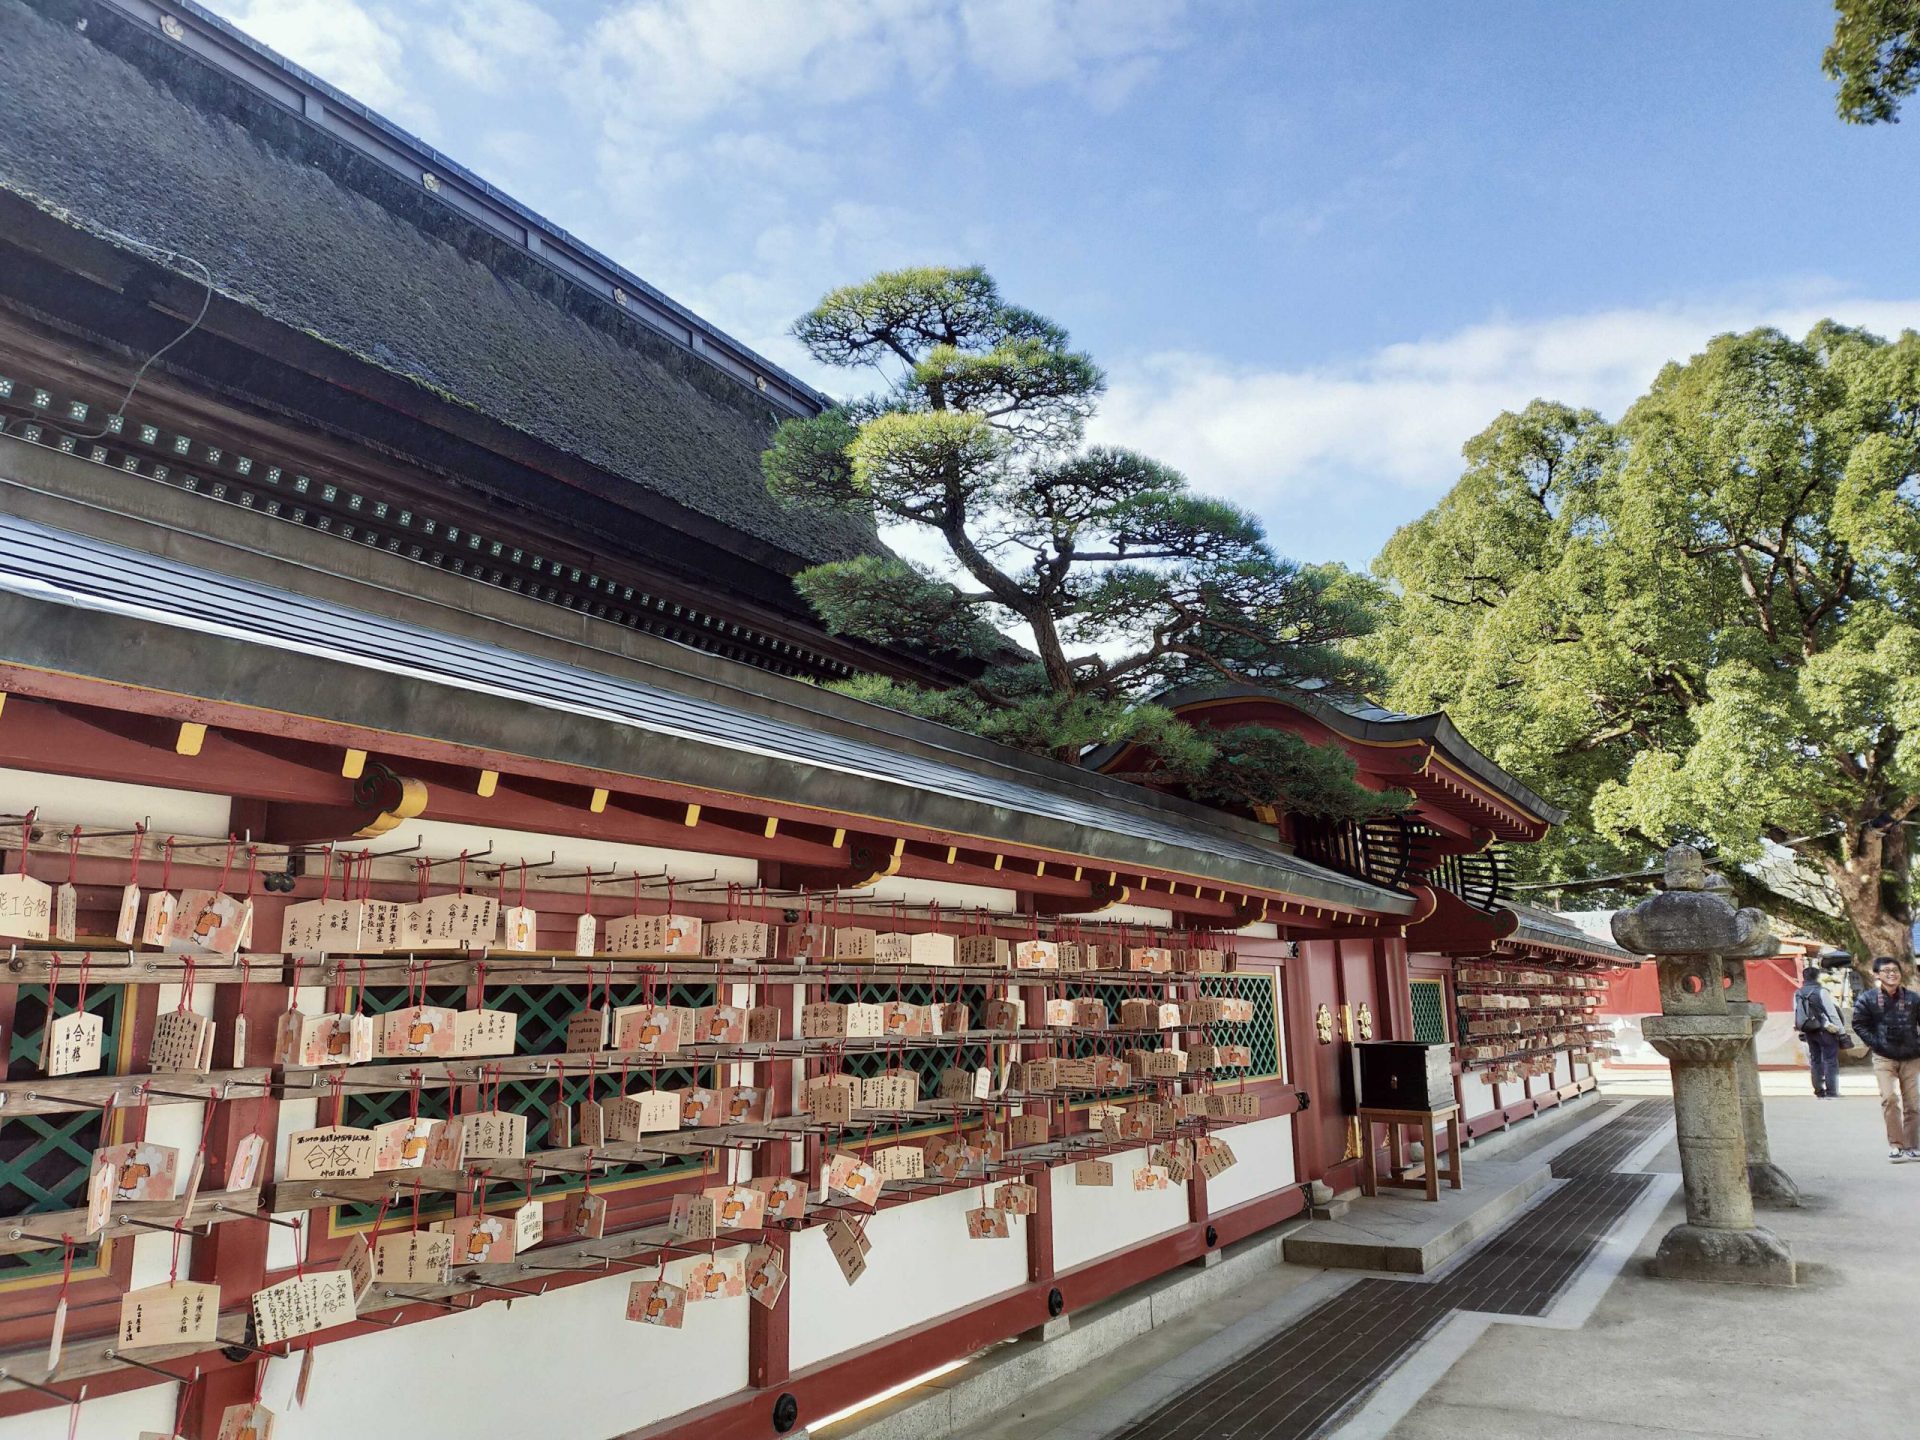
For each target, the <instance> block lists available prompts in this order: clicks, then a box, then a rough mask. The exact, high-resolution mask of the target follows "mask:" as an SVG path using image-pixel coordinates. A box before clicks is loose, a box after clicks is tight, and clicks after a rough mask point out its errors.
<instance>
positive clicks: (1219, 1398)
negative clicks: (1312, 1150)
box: [964, 1073, 1920, 1440]
mask: <svg viewBox="0 0 1920 1440" xmlns="http://www.w3.org/2000/svg"><path fill="white" fill-rule="evenodd" d="M1848 1078H1850V1079H1852V1080H1854V1082H1855V1083H1854V1084H1852V1085H1843V1091H1845V1092H1847V1093H1843V1096H1842V1098H1840V1099H1838V1100H1826V1101H1819V1100H1815V1099H1814V1098H1813V1097H1812V1096H1811V1095H1810V1094H1808V1093H1806V1089H1805V1086H1806V1080H1805V1077H1804V1076H1799V1075H1793V1074H1786V1073H1780V1074H1771V1075H1769V1076H1768V1077H1767V1083H1766V1085H1765V1088H1766V1090H1767V1092H1768V1096H1769V1099H1768V1106H1767V1109H1768V1118H1769V1124H1770V1129H1771V1134H1772V1139H1773V1149H1774V1156H1775V1159H1776V1160H1777V1161H1778V1162H1779V1163H1780V1164H1781V1165H1782V1166H1783V1167H1785V1169H1786V1170H1787V1171H1788V1173H1789V1174H1790V1175H1792V1176H1793V1178H1794V1179H1795V1180H1796V1181H1797V1182H1798V1183H1799V1185H1800V1188H1801V1190H1802V1192H1803V1193H1804V1194H1805V1195H1806V1196H1807V1197H1808V1201H1809V1203H1808V1205H1807V1206H1806V1208H1804V1209H1802V1210H1798V1211H1787V1212H1779V1211H1773V1212H1763V1215H1762V1223H1764V1224H1766V1225H1768V1226H1769V1227H1770V1228H1772V1229H1773V1230H1774V1231H1775V1233H1777V1234H1779V1235H1780V1236H1781V1237H1782V1238H1783V1239H1785V1240H1786V1241H1787V1242H1788V1243H1789V1244H1790V1245H1792V1247H1793V1249H1794V1252H1795V1255H1796V1258H1797V1259H1798V1260H1799V1261H1800V1263H1801V1270H1802V1274H1803V1277H1804V1281H1803V1283H1802V1285H1801V1286H1800V1287H1798V1288H1796V1289H1793V1290H1784V1291H1783V1290H1772V1289H1765V1288H1753V1287H1731V1286H1729V1287H1719V1286H1700V1285H1690V1284H1684V1283H1680V1282H1674V1281H1666V1280H1661V1279H1657V1278H1655V1277H1653V1276H1652V1275H1651V1274H1650V1273H1649V1270H1648V1261H1649V1260H1650V1258H1651V1256H1652V1254H1653V1250H1654V1247H1655V1246H1656V1245H1657V1243H1658V1241H1659V1238H1660V1236H1661V1235H1662V1234H1663V1233H1664V1232H1665V1230H1666V1229H1667V1227H1668V1226H1669V1225H1672V1224H1674V1223H1676V1222H1677V1221H1678V1220H1679V1219H1681V1218H1682V1214H1683V1209H1682V1206H1681V1205H1680V1203H1679V1201H1678V1198H1677V1191H1678V1169H1679V1162H1678V1156H1677V1154H1676V1152H1675V1151H1674V1149H1673V1147H1672V1144H1671V1135H1672V1129H1671V1120H1670V1112H1669V1111H1668V1110H1666V1109H1665V1108H1664V1107H1665V1105H1666V1103H1667V1100H1666V1096H1665V1094H1664V1093H1663V1092H1664V1083H1663V1082H1664V1079H1665V1077H1664V1075H1659V1074H1653V1075H1647V1074H1644V1073H1643V1074H1642V1075H1639V1076H1636V1077H1634V1080H1633V1082H1632V1083H1629V1084H1624V1085H1621V1084H1615V1085H1612V1086H1610V1087H1609V1093H1610V1095H1611V1097H1612V1098H1611V1100H1610V1101H1608V1102H1604V1103H1602V1104H1599V1105H1595V1106H1593V1108H1592V1109H1591V1110H1590V1111H1588V1112H1587V1114H1586V1115H1584V1116H1579V1117H1578V1119H1577V1120H1576V1119H1575V1117H1574V1116H1569V1117H1568V1119H1569V1121H1574V1123H1562V1124H1555V1125H1543V1126H1542V1127H1541V1133H1540V1135H1539V1136H1538V1138H1537V1139H1536V1138H1535V1137H1527V1139H1526V1141H1525V1142H1524V1143H1523V1144H1522V1145H1520V1146H1519V1147H1516V1148H1515V1149H1510V1150H1508V1151H1507V1153H1505V1154H1503V1155H1502V1156H1501V1157H1500V1158H1501V1159H1502V1160H1503V1161H1506V1160H1510V1159H1512V1160H1517V1159H1519V1158H1521V1155H1522V1154H1523V1153H1525V1152H1529V1151H1531V1152H1535V1153H1537V1154H1539V1155H1541V1156H1546V1155H1552V1157H1553V1171H1554V1175H1555V1183H1554V1185H1553V1186H1552V1187H1550V1188H1548V1189H1546V1190H1544V1191H1542V1192H1541V1194H1540V1195H1539V1196H1538V1197H1536V1198H1535V1199H1534V1200H1532V1201H1531V1202H1530V1203H1529V1204H1528V1205H1527V1206H1526V1208H1525V1209H1523V1210H1522V1211H1520V1212H1519V1213H1518V1214H1517V1215H1515V1216H1514V1217H1513V1218H1512V1219H1510V1220H1508V1221H1507V1222H1506V1223H1505V1224H1503V1225H1502V1226H1500V1227H1499V1228H1497V1229H1496V1230H1495V1231H1494V1232H1493V1233H1492V1234H1490V1235H1488V1236H1486V1237H1484V1238H1483V1239H1482V1240H1481V1241H1479V1242H1477V1243H1475V1244H1474V1245H1472V1246H1470V1247H1469V1248H1468V1249H1467V1250H1466V1251H1465V1252H1463V1253H1462V1254H1461V1255H1460V1256H1458V1257H1456V1258H1455V1259H1454V1260H1453V1261H1452V1262H1450V1263H1448V1264H1447V1265H1445V1266H1444V1267H1442V1269H1441V1270H1440V1271H1438V1272H1437V1273H1435V1274H1434V1275H1432V1276H1430V1277H1421V1278H1417V1279H1416V1278H1413V1277H1387V1276H1376V1277H1374V1278H1357V1277H1354V1276H1353V1275H1352V1273H1351V1272H1347V1273H1346V1274H1345V1275H1343V1274H1341V1273H1340V1272H1337V1271H1314V1270H1312V1269H1308V1268H1306V1267H1301V1266H1294V1265H1283V1266H1281V1267H1279V1268H1278V1271H1277V1272H1276V1273H1270V1274H1269V1275H1264V1276H1261V1277H1260V1278H1259V1279H1258V1280H1256V1281H1255V1282H1254V1283H1252V1284H1250V1285H1247V1286H1245V1287H1243V1288H1241V1289H1240V1290H1236V1291H1234V1292H1233V1293H1231V1294H1228V1295H1225V1296H1222V1297H1220V1298H1219V1300H1217V1301H1215V1302H1214V1303H1213V1304H1211V1305H1209V1306H1207V1307H1205V1308H1204V1310H1203V1311H1202V1312H1200V1313H1198V1314H1195V1315H1193V1316H1191V1317H1188V1318H1187V1319H1185V1320H1183V1321H1181V1322H1180V1323H1178V1324H1176V1325H1173V1326H1169V1327H1167V1328H1166V1329H1165V1330H1156V1331H1154V1332H1153V1333H1152V1335H1151V1336H1147V1337H1142V1341H1141V1343H1140V1344H1139V1346H1138V1348H1137V1349H1130V1350H1129V1351H1128V1352H1126V1353H1123V1354H1122V1355H1119V1356H1114V1357H1111V1358H1109V1359H1108V1360H1106V1361H1105V1362H1104V1363H1097V1364H1096V1365H1092V1366H1089V1367H1087V1368H1086V1369H1085V1370H1081V1371H1076V1372H1070V1373H1068V1374H1064V1375H1061V1376H1059V1377H1058V1378H1057V1379H1056V1380H1055V1381H1054V1382H1053V1383H1052V1384H1051V1385H1049V1386H1047V1387H1046V1388H1045V1390H1043V1391H1042V1392H1040V1393H1038V1394H1035V1395H1031V1396H1029V1397H1027V1398H1026V1399H1025V1400H1024V1401H1023V1402H1022V1403H1020V1404H1017V1405H1015V1406H1013V1407H1011V1408H1009V1409H1008V1410H1005V1411H1002V1412H1000V1413H999V1414H997V1415H993V1416H991V1417H988V1418H985V1419H983V1420H982V1421H979V1422H976V1423H975V1424H973V1425H970V1426H968V1427H967V1428H966V1430H965V1432H964V1433H966V1434H968V1435H969V1436H970V1437H974V1440H1041V1437H1047V1440H1096V1437H1114V1436H1125V1437H1127V1440H1282V1437H1301V1440H1304V1437H1310V1436H1311V1437H1319V1436H1328V1437H1337V1440H1384V1437H1393V1440H1455V1437H1462V1436H1473V1437H1475V1440H1539V1437H1550V1440H1586V1437H1592V1440H1672V1437H1675V1436H1701V1437H1742V1440H1762V1437H1768V1440H1771V1437H1780V1440H1789V1437H1790V1440H1805V1437H1807V1436H1808V1435H1815V1436H1820V1435H1828V1434H1836V1433H1841V1434H1847V1435H1851V1436H1862V1437H1874V1440H1878V1437H1883V1436H1884V1437H1895V1436H1907V1435H1915V1434H1920V1364H1916V1360H1915V1344H1916V1341H1920V1165H1899V1166H1896V1165H1891V1164H1889V1163H1888V1162H1887V1160H1886V1150H1885V1146H1884V1144H1883V1143H1882V1141H1881V1132H1880V1124H1879V1107H1878V1103H1877V1101H1876V1100H1875V1099H1874V1098H1873V1097H1872V1096H1871V1095H1870V1094H1863V1093H1860V1091H1861V1089H1862V1088H1863V1087H1862V1086H1861V1085H1860V1084H1859V1081H1860V1080H1861V1079H1862V1078H1864V1077H1858V1076H1850V1077H1848ZM1623 1091H1624V1092H1626V1093H1625V1094H1623V1093H1622V1092H1623ZM1649 1101H1659V1102H1661V1103H1659V1104H1650V1103H1647V1102H1649ZM1523 1130H1524V1127H1523ZM1523 1130H1522V1131H1516V1132H1515V1137H1514V1138H1516V1139H1517V1138H1519V1137H1520V1135H1521V1134H1522V1133H1523ZM1472 1160H1473V1157H1472V1154H1471V1153H1470V1154H1469V1156H1468V1163H1469V1168H1470V1169H1471V1166H1472ZM1869 1359H1871V1360H1874V1361H1877V1362H1878V1363H1877V1364H1875V1365H1869V1363H1868V1361H1869Z"/></svg>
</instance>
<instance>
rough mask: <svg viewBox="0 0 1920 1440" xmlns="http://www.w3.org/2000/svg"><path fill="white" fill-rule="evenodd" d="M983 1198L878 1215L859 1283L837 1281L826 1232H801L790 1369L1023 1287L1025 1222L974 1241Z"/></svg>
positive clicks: (973, 1193) (973, 1192)
mask: <svg viewBox="0 0 1920 1440" xmlns="http://www.w3.org/2000/svg"><path fill="white" fill-rule="evenodd" d="M980 1203H981V1191H980V1189H979V1188H978V1187H974V1188H971V1189H967V1190H961V1191H956V1192H954V1193H953V1194H950V1195H937V1196H934V1197H932V1198H931V1199H927V1200H916V1201H914V1202H913V1203H912V1204H910V1205H897V1206H895V1207H894V1208H893V1209H891V1210H883V1211H881V1212H880V1214H878V1215H876V1216H874V1217H873V1219H872V1220H870V1221H868V1222H867V1238H868V1239H870V1240H872V1241H873V1252H872V1254H870V1255H868V1256H867V1270H866V1273H865V1274H864V1275H862V1276H861V1277H860V1280H859V1282H858V1283H857V1284H853V1285H849V1284H847V1282H846V1281H845V1280H844V1279H843V1278H842V1277H841V1274H840V1267H839V1266H838V1265H837V1264H835V1263H834V1259H833V1255H832V1253H831V1252H830V1251H829V1250H828V1249H827V1240H826V1232H825V1230H824V1229H821V1228H820V1227H817V1226H816V1227H815V1228H813V1229H809V1230H802V1231H800V1232H799V1233H798V1234H797V1235H795V1236H794V1237H793V1252H792V1256H791V1259H792V1265H793V1268H792V1272H791V1274H792V1279H791V1280H790V1281H789V1283H788V1285H787V1295H788V1297H789V1299H788V1305H789V1309H788V1312H787V1315H788V1321H787V1323H788V1333H789V1337H790V1338H789V1340H788V1346H789V1358H790V1361H791V1363H792V1365H793V1368H794V1369H796V1370H798V1369H800V1368H801V1367H802V1366H806V1365H811V1364H813V1363H814V1362H815V1361H818V1360H824V1359H826V1358H827V1357H828V1356H830V1355H838V1354H839V1353H840V1352H842V1351H844V1350H851V1349H854V1348H856V1347H858V1346H861V1345H865V1344H868V1343H870V1342H872V1341H874V1340H878V1339H882V1338H884V1337H886V1336H889V1335H892V1334H894V1333H895V1332H896V1331H900V1330H905V1329H908V1328H909V1327H911V1326H914V1325H918V1324H920V1323H921V1322H922V1321H925V1320H931V1319H933V1318H934V1317H935V1316H938V1315H944V1314H946V1313H947V1312H948V1311H951V1310H960V1309H964V1308H965V1307H966V1306H969V1305H972V1304H974V1303H975V1302H976V1301H980V1300H985V1299H987V1298H988V1297H990V1296H993V1295H998V1294H1000V1293H1001V1292H1002V1291H1004V1290H1011V1289H1014V1288H1015V1287H1017V1286H1020V1285H1024V1284H1025V1283H1026V1280H1027V1232H1026V1221H1025V1220H1023V1219H1019V1218H1015V1219H1014V1220H1013V1221H1012V1224H1011V1226H1010V1228H1011V1230H1012V1232H1013V1233H1012V1234H1011V1235H1009V1236H1008V1237H1007V1238H1006V1239H1005V1240H969V1239H968V1238H967V1221H966V1212H967V1211H969V1210H971V1209H973V1208H974V1207H975V1206H977V1205H979V1204H980Z"/></svg>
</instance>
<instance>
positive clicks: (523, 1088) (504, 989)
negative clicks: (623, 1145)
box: [323, 981, 717, 1230]
mask: <svg viewBox="0 0 1920 1440" xmlns="http://www.w3.org/2000/svg"><path fill="white" fill-rule="evenodd" d="M647 989H648V987H647V986H646V984H644V983H643V982H639V981H635V982H632V983H629V984H625V985H620V984H616V985H614V986H613V987H612V992H611V998H612V1002H613V1005H614V1006H615V1008H618V1007H619V1006H622V1005H638V1004H640V1003H641V1002H642V1001H643V1000H644V999H645V998H646V996H647ZM653 993H654V996H655V1002H656V1003H664V1004H668V1005H686V1006H701V1005H711V1004H713V1003H714V998H713V997H714V987H713V986H712V985H673V986H667V987H659V986H655V987H654V989H653ZM605 998H606V993H605V992H604V991H603V990H602V988H601V987H600V986H597V985H596V986H594V987H593V990H592V993H591V1003H593V1004H595V1005H599V1004H601V1003H603V1001H604V1000H605ZM410 1003H412V1002H411V1001H410V999H409V992H408V991H407V989H406V987H404V986H396V985H370V986H368V987H367V999H366V1009H367V1011H368V1013H370V1014H383V1013H385V1012H386V1011H389V1010H397V1009H400V1008H401V1007H403V1006H405V1005H407V1004H410ZM425 1003H426V1004H428V1005H445V1006H450V1007H452V1008H454V1009H461V1008H464V1007H465V1005H466V1003H467V992H466V990H465V988H464V987H461V986H443V987H437V988H435V987H429V988H428V990H427V995H426V1000H425ZM587 1003H589V995H588V992H587V991H586V990H584V989H582V988H581V987H579V986H577V985H573V986H568V985H502V986H497V987H489V988H488V990H487V1005H488V1007H489V1008H490V1009H494V1010H512V1011H515V1012H516V1013H518V1014H519V1016H520V1025H519V1029H518V1033H517V1038H516V1043H515V1046H514V1053H515V1054H516V1055H558V1054H561V1053H563V1052H564V1051H565V1050H566V1048H567V1046H566V1038H567V1022H568V1021H569V1020H571V1019H572V1018H573V1016H574V1015H575V1014H576V1013H577V1012H578V1011H579V1010H580V1008H581V1006H583V1005H585V1004H587ZM586 1058H587V1057H585V1056H584V1055H583V1056H580V1057H579V1062H580V1063H579V1065H578V1067H576V1066H575V1065H574V1064H572V1063H569V1064H568V1066H567V1077H566V1080H565V1081H564V1082H556V1081H554V1080H550V1079H545V1078H542V1079H539V1080H526V1081H512V1080H509V1081H506V1082H504V1083H503V1084H502V1085H501V1086H500V1108H501V1109H503V1110H510V1111H513V1112H514V1113H515V1114H519V1115H524V1116H526V1117H527V1150H528V1152H529V1153H532V1152H534V1151H538V1150H544V1149H547V1148H548V1142H547V1131H548V1123H547V1107H548V1106H549V1105H551V1104H552V1103H553V1100H554V1093H555V1086H556V1084H557V1083H558V1084H560V1085H561V1088H563V1089H564V1091H565V1094H566V1099H567V1104H569V1105H577V1104H579V1103H580V1102H581V1101H582V1100H584V1099H586V1098H587V1086H588V1084H589V1081H588V1078H587V1071H586ZM619 1073H620V1072H619V1070H618V1068H617V1067H616V1068H615V1069H613V1070H612V1071H611V1072H610V1071H609V1070H608V1069H607V1068H606V1066H605V1065H604V1064H602V1065H601V1066H600V1067H599V1069H598V1071H597V1072H596V1074H595V1077H594V1079H593V1081H592V1082H591V1083H592V1085H593V1091H594V1094H595V1095H596V1096H597V1097H598V1098H599V1099H601V1100H607V1099H609V1098H611V1097H612V1096H613V1094H614V1093H615V1091H616V1090H617V1089H618V1083H619V1080H618V1077H619ZM716 1074H717V1071H716V1068H715V1067H712V1066H700V1067H696V1066H689V1065H675V1066H668V1067H664V1068H662V1069H660V1070H658V1071H655V1070H653V1069H651V1068H647V1069H644V1070H643V1069H639V1068H634V1069H631V1070H629V1072H628V1077H627V1078H628V1083H629V1084H630V1085H632V1084H638V1083H642V1082H643V1081H644V1083H648V1084H653V1085H658V1086H660V1087H661V1088H663V1089H676V1088H680V1087H683V1086H687V1085H698V1084H711V1083H713V1080H714V1078H715V1075H716ZM610 1076H611V1078H610ZM410 1096H411V1092H410V1091H407V1090H404V1089H402V1090H385V1091H378V1092H375V1093H372V1094H360V1095H349V1096H347V1099H346V1106H345V1110H344V1112H343V1113H344V1120H345V1123H346V1124H348V1125H359V1126H369V1127H370V1126H374V1125H381V1124H385V1123H386V1122H387V1121H390V1120H400V1119H404V1118H405V1117H406V1116H407V1115H408V1114H409V1113H410V1106H411V1103H412V1102H411V1098H410ZM448 1099H449V1095H448V1092H447V1091H446V1090H445V1089H439V1090H423V1091H422V1092H421V1096H420V1113H421V1114H422V1115H425V1116H428V1117H430V1118H433V1119H440V1118H443V1117H444V1116H445V1115H446V1114H447V1104H448ZM323 1103H324V1102H323ZM705 1163H706V1162H705V1160H704V1158H703V1157H701V1156H698V1155H692V1156H687V1157H684V1158H668V1157H665V1156H662V1157H660V1158H658V1159H654V1160H644V1161H636V1162H634V1163H633V1164H630V1165H613V1166H608V1167H607V1168H605V1169H602V1170H598V1171H596V1172H595V1174H594V1184H595V1185H597V1186H600V1187H602V1188H605V1187H607V1186H609V1185H614V1184H618V1183H619V1182H620V1181H623V1180H631V1179H635V1178H638V1177H651V1176H657V1175H665V1174H670V1173H673V1172H675V1171H680V1170H698V1169H700V1168H701V1167H702V1166H703V1165H704V1164H705ZM497 1183H498V1185H499V1186H500V1187H505V1186H506V1182H504V1181H503V1182H497ZM580 1184H581V1181H580V1180H579V1179H577V1178H572V1177H567V1176H555V1177H553V1178H552V1179H550V1180H548V1181H546V1182H545V1183H544V1184H539V1185H535V1186H534V1189H533V1193H534V1194H535V1195H536V1196H540V1197H545V1196H550V1195H561V1194H565V1193H566V1192H567V1191H568V1190H573V1189H578V1188H579V1186H580ZM440 1203H441V1208H450V1204H449V1202H448V1201H447V1199H446V1198H445V1197H442V1198H441V1202H440ZM375 1208H376V1207H374V1206H371V1205H358V1206H356V1205H342V1206H340V1207H339V1210H338V1219H337V1220H336V1222H335V1228H336V1230H341V1229H350V1228H353V1227H355V1226H361V1225H371V1224H372V1223H373V1217H374V1214H375ZM421 1213H422V1214H423V1215H425V1214H426V1213H427V1211H426V1210H425V1209H424V1208H423V1209H422V1211H421Z"/></svg>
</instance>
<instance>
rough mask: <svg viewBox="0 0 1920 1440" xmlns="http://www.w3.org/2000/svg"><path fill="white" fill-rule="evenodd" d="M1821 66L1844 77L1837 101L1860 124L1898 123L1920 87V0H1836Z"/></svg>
mask: <svg viewBox="0 0 1920 1440" xmlns="http://www.w3.org/2000/svg"><path fill="white" fill-rule="evenodd" d="M1833 8H1834V10H1835V11H1836V12H1837V14H1836V17H1835V20H1834V26H1833V43H1831V44H1830V45H1828V46H1827V53H1826V55H1825V57H1824V58H1823V61H1822V67H1821V68H1823V69H1824V70H1825V71H1826V73H1827V78H1828V79H1830V80H1837V81H1839V82H1840V90H1839V94H1838V95H1837V96H1836V97H1835V101H1834V103H1835V106H1836V108H1838V110H1839V111H1840V118H1841V119H1842V120H1847V121H1851V122H1852V123H1854V124H1856V125H1874V124H1879V123H1881V122H1886V123H1888V124H1894V123H1897V122H1898V121H1899V119H1900V102H1901V101H1902V100H1904V99H1906V97H1907V96H1909V95H1911V94H1913V92H1914V89H1915V87H1916V86H1920V0H1834V7H1833Z"/></svg>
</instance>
